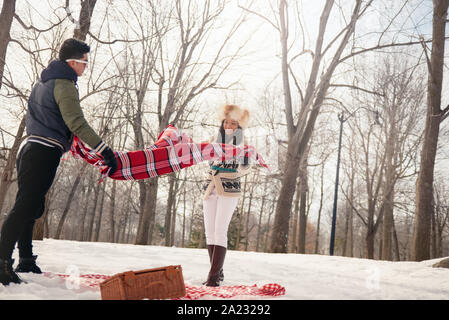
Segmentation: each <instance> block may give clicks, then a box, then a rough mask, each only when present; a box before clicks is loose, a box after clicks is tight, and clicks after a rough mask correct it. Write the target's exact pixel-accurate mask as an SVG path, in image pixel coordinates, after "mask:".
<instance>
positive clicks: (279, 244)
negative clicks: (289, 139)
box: [270, 144, 299, 253]
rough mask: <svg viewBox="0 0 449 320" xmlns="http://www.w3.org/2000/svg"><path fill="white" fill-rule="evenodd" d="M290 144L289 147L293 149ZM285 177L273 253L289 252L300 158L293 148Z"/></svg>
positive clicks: (275, 225)
mask: <svg viewBox="0 0 449 320" xmlns="http://www.w3.org/2000/svg"><path fill="white" fill-rule="evenodd" d="M291 145H292V144H289V149H292V148H291V147H290V146H291ZM285 166H286V168H285V171H284V177H283V179H282V186H281V190H280V195H279V198H278V202H277V206H276V213H275V217H274V223H273V231H272V237H271V244H270V251H271V252H273V253H286V252H287V239H288V229H289V220H290V211H291V207H292V200H293V195H294V193H295V190H296V177H297V176H298V167H299V159H297V158H295V156H293V154H292V153H291V150H289V151H288V153H287V159H286V162H285Z"/></svg>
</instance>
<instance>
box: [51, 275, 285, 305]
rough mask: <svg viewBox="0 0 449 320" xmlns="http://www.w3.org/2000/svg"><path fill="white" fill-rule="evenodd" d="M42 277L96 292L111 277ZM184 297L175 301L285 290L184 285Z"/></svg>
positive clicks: (267, 294)
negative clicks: (72, 283)
mask: <svg viewBox="0 0 449 320" xmlns="http://www.w3.org/2000/svg"><path fill="white" fill-rule="evenodd" d="M44 275H45V276H46V277H49V278H54V277H57V278H60V279H65V280H66V281H67V280H70V281H72V282H77V283H78V284H79V287H80V288H81V287H84V288H91V289H95V290H98V289H99V285H100V283H101V282H103V281H104V280H106V279H109V278H110V277H111V276H107V275H102V274H81V275H79V276H77V277H75V276H73V275H72V276H71V275H68V274H61V273H52V272H44ZM185 287H186V295H185V296H184V297H182V298H178V299H175V300H197V299H201V298H203V297H206V298H207V297H208V296H212V297H216V298H222V299H229V298H233V297H239V296H264V297H277V296H282V295H284V294H285V288H284V287H282V286H281V285H279V284H277V283H269V284H266V285H263V286H262V287H258V286H257V285H252V286H244V285H240V286H221V287H206V286H193V285H186V286H185Z"/></svg>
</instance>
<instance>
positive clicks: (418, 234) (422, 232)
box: [411, 0, 449, 261]
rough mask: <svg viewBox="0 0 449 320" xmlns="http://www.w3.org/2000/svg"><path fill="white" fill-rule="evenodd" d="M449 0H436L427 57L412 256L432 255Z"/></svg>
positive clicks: (426, 256)
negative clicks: (422, 133)
mask: <svg viewBox="0 0 449 320" xmlns="http://www.w3.org/2000/svg"><path fill="white" fill-rule="evenodd" d="M448 6H449V1H448V0H434V1H433V26H432V52H431V56H430V59H428V61H427V63H428V73H429V80H428V87H427V116H426V126H425V129H424V142H423V146H422V150H421V164H420V170H419V174H418V179H417V182H416V213H415V222H414V232H413V240H412V247H411V259H412V260H414V261H421V260H426V259H429V258H430V234H431V217H432V215H433V208H432V201H433V181H434V176H433V174H434V167H435V156H436V151H437V144H438V136H439V130H440V124H441V121H442V120H443V119H444V118H445V117H446V116H447V114H448V112H449V107H448V108H446V109H444V110H442V109H441V90H442V82H443V66H444V45H445V34H446V19H447V10H448Z"/></svg>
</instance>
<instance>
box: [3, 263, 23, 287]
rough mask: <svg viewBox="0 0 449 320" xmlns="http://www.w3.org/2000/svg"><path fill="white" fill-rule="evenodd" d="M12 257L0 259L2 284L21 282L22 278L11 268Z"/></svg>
mask: <svg viewBox="0 0 449 320" xmlns="http://www.w3.org/2000/svg"><path fill="white" fill-rule="evenodd" d="M13 263H14V259H0V283H1V284H2V285H4V286H7V285H9V284H10V283H22V282H23V281H22V279H20V277H19V276H18V275H17V274H16V273H15V272H14V271H13V270H12V265H13Z"/></svg>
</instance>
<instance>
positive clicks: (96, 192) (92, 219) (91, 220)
mask: <svg viewBox="0 0 449 320" xmlns="http://www.w3.org/2000/svg"><path fill="white" fill-rule="evenodd" d="M99 194H100V185H99V184H97V185H96V186H95V187H94V203H93V207H92V210H91V211H90V212H91V213H90V214H89V222H88V229H87V233H86V234H85V237H84V240H86V241H91V239H92V230H93V229H94V223H95V213H96V212H97V204H98V196H99Z"/></svg>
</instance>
